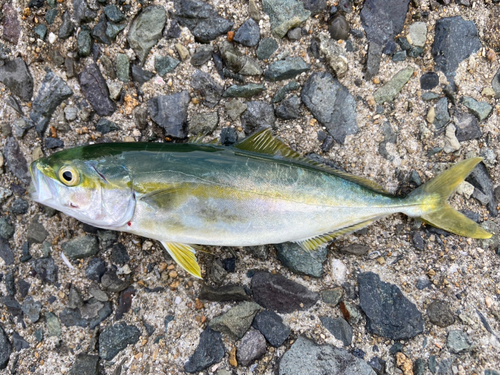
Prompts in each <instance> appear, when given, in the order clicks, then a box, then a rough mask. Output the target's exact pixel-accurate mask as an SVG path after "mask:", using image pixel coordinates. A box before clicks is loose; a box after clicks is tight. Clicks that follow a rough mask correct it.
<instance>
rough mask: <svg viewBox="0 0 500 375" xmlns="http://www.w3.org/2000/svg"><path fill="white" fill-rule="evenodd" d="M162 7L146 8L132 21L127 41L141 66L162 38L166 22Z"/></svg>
mask: <svg viewBox="0 0 500 375" xmlns="http://www.w3.org/2000/svg"><path fill="white" fill-rule="evenodd" d="M166 17H167V16H166V13H165V8H164V7H163V6H160V5H157V6H148V7H145V8H144V9H143V10H142V12H141V13H139V15H138V16H137V17H136V18H135V19H134V21H132V25H131V26H130V30H129V32H128V36H127V40H128V43H129V44H130V47H132V49H133V50H134V52H135V54H136V55H137V57H138V58H139V61H140V62H141V64H144V62H145V61H146V58H147V56H148V54H149V51H151V48H153V46H154V45H155V44H156V42H158V40H159V39H160V38H161V36H162V31H163V28H164V27H165V22H166V20H167V18H166Z"/></svg>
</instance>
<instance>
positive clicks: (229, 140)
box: [220, 102, 252, 251]
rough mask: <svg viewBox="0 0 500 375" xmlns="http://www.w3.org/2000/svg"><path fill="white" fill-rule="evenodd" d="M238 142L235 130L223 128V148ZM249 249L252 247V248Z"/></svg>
mask: <svg viewBox="0 0 500 375" xmlns="http://www.w3.org/2000/svg"><path fill="white" fill-rule="evenodd" d="M226 103H227V102H226ZM245 108H246V107H245ZM237 141H238V133H237V132H236V130H235V129H234V128H222V130H221V132H220V144H221V145H222V146H231V145H234V144H235V143H236V142H237ZM249 248H252V247H251V246H250V247H249ZM250 251H251V250H250Z"/></svg>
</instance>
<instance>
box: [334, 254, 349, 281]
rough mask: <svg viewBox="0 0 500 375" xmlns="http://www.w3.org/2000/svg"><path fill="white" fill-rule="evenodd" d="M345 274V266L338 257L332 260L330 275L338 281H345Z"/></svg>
mask: <svg viewBox="0 0 500 375" xmlns="http://www.w3.org/2000/svg"><path fill="white" fill-rule="evenodd" d="M346 275H347V267H346V265H345V264H344V263H343V262H342V261H341V260H340V259H334V260H333V261H332V276H333V278H334V279H335V280H336V281H337V282H338V283H339V284H342V283H343V282H345V278H346Z"/></svg>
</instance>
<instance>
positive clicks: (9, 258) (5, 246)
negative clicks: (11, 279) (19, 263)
mask: <svg viewBox="0 0 500 375" xmlns="http://www.w3.org/2000/svg"><path fill="white" fill-rule="evenodd" d="M0 258H2V259H3V261H4V263H5V265H11V264H14V252H13V251H12V249H11V247H10V244H9V241H7V240H5V239H4V238H3V237H2V236H1V235H0Z"/></svg>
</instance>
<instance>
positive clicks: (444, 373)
mask: <svg viewBox="0 0 500 375" xmlns="http://www.w3.org/2000/svg"><path fill="white" fill-rule="evenodd" d="M429 367H430V366H429ZM434 372H435V371H434ZM435 373H436V375H453V373H454V371H453V358H445V359H443V360H441V362H439V367H438V369H437V372H435Z"/></svg>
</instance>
